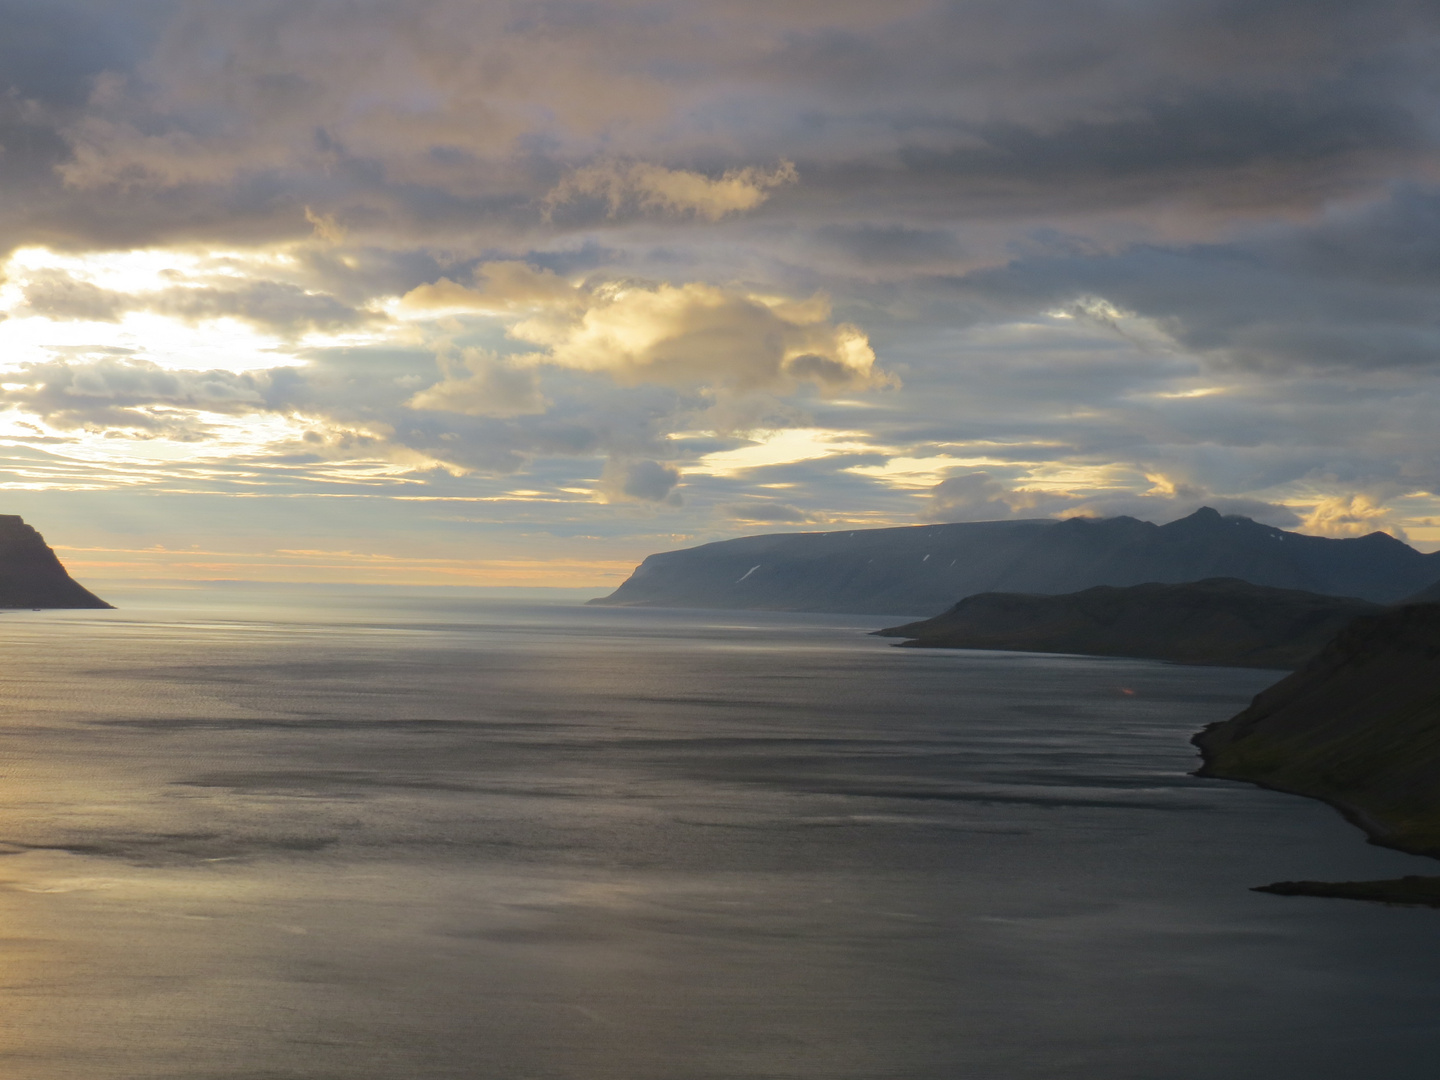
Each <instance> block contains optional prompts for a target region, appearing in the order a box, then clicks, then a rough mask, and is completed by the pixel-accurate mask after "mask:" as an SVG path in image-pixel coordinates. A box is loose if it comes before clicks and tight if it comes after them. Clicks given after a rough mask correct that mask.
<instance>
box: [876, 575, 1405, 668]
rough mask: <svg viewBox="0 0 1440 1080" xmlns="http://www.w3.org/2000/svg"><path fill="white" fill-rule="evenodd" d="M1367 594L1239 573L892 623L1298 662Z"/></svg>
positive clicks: (1052, 647) (950, 636)
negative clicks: (1242, 577) (1342, 593)
mask: <svg viewBox="0 0 1440 1080" xmlns="http://www.w3.org/2000/svg"><path fill="white" fill-rule="evenodd" d="M1381 610H1383V609H1382V608H1381V607H1380V605H1378V604H1372V603H1370V602H1369V601H1368V600H1357V599H1353V598H1349V597H1337V596H1321V595H1319V594H1317V593H1310V592H1300V591H1298V590H1295V589H1272V588H1269V587H1267V586H1264V585H1251V584H1249V583H1248V582H1244V581H1239V580H1237V579H1235V578H1210V579H1208V580H1205V581H1196V582H1190V583H1188V584H1184V585H1162V584H1159V583H1158V582H1150V583H1148V584H1145V585H1130V586H1127V587H1116V586H1113V585H1097V586H1095V588H1093V589H1085V590H1084V591H1083V592H1077V593H1067V594H1065V595H1063V596H1035V595H1031V594H1025V593H979V594H977V595H975V596H969V597H966V598H965V599H964V600H961V601H960V602H959V603H958V604H956V605H955V606H954V607H953V608H951V609H950V610H949V611H947V612H945V613H944V614H943V615H937V616H935V618H933V619H926V620H924V621H923V622H914V623H908V624H906V625H905V626H892V627H890V628H889V629H886V630H880V631H878V633H879V634H880V635H882V636H885V637H903V638H913V639H914V640H912V641H907V642H905V643H904V645H906V646H916V647H920V648H947V649H1014V650H1018V651H1023V652H1059V653H1081V654H1086V655H1091V656H1139V657H1146V658H1149V659H1154V660H1177V661H1180V662H1181V663H1186V664H1218V665H1224V666H1231V667H1266V668H1295V667H1299V666H1300V665H1301V664H1302V663H1304V662H1305V661H1306V660H1309V659H1310V658H1311V657H1312V656H1314V655H1315V654H1316V653H1317V652H1319V651H1320V649H1321V647H1322V646H1324V645H1325V643H1326V642H1328V641H1329V640H1330V639H1331V638H1333V637H1334V636H1335V635H1336V634H1337V633H1338V632H1339V631H1340V630H1341V629H1342V628H1343V627H1344V626H1345V625H1346V624H1347V623H1349V622H1350V620H1352V619H1354V618H1356V617H1357V616H1360V615H1368V614H1374V613H1376V612H1379V611H1381Z"/></svg>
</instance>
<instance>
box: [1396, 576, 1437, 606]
mask: <svg viewBox="0 0 1440 1080" xmlns="http://www.w3.org/2000/svg"><path fill="white" fill-rule="evenodd" d="M1401 602H1402V603H1405V604H1440V581H1437V582H1435V583H1434V584H1433V585H1431V586H1429V587H1428V588H1425V589H1421V590H1420V591H1419V592H1418V593H1415V594H1414V595H1413V596H1407V597H1406V598H1405V599H1404V600H1403V601H1401Z"/></svg>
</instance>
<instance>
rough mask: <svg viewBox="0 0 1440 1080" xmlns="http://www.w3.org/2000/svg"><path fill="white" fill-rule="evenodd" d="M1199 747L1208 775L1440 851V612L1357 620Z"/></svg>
mask: <svg viewBox="0 0 1440 1080" xmlns="http://www.w3.org/2000/svg"><path fill="white" fill-rule="evenodd" d="M1194 742H1195V745H1196V746H1198V747H1199V748H1200V751H1201V754H1202V756H1203V758H1204V767H1203V768H1202V769H1201V770H1200V774H1199V775H1201V776H1216V777H1222V778H1224V779H1229V780H1248V781H1250V782H1252V783H1256V784H1262V785H1264V786H1265V787H1270V788H1275V789H1277V790H1280V791H1288V792H1292V793H1294V794H1297V795H1308V796H1310V797H1312V798H1316V799H1323V800H1325V801H1326V802H1329V803H1331V804H1332V805H1334V806H1337V807H1339V808H1340V809H1341V810H1343V811H1344V812H1345V813H1346V814H1347V815H1348V816H1349V817H1350V818H1351V819H1352V820H1353V821H1355V822H1356V824H1358V825H1360V826H1361V827H1362V828H1364V829H1365V830H1366V831H1367V832H1369V833H1370V835H1371V836H1372V837H1373V838H1374V839H1375V840H1376V841H1377V842H1379V843H1383V844H1386V845H1389V846H1391V847H1397V848H1400V849H1402V850H1404V851H1411V852H1415V853H1417V854H1424V855H1440V605H1437V604H1416V605H1408V606H1405V607H1400V608H1393V609H1391V610H1389V611H1386V612H1383V613H1382V614H1379V615H1370V616H1364V617H1362V618H1359V619H1357V620H1355V622H1353V623H1352V624H1351V625H1350V626H1349V627H1348V628H1347V629H1345V630H1344V631H1342V632H1341V633H1340V635H1339V636H1338V637H1336V638H1335V639H1334V640H1333V641H1332V642H1331V643H1330V644H1329V645H1327V646H1326V647H1325V648H1324V649H1323V650H1321V652H1320V653H1319V655H1318V656H1316V657H1315V658H1314V659H1313V660H1312V661H1311V662H1310V663H1309V664H1307V665H1306V666H1305V667H1303V668H1301V669H1300V670H1299V671H1297V672H1295V673H1294V674H1293V675H1290V676H1289V677H1288V678H1285V679H1283V680H1281V681H1280V682H1278V683H1276V684H1275V685H1274V686H1272V687H1270V688H1269V689H1268V690H1265V691H1264V692H1263V693H1261V694H1259V695H1258V696H1257V697H1256V698H1255V700H1254V701H1253V702H1252V703H1251V705H1250V707H1249V708H1248V709H1246V710H1245V711H1244V712H1242V713H1240V714H1239V715H1238V716H1236V717H1234V718H1232V719H1230V720H1226V721H1223V722H1221V723H1218V724H1211V725H1210V726H1209V727H1207V728H1206V729H1205V730H1204V731H1202V732H1200V733H1199V734H1198V735H1196V736H1195V739H1194Z"/></svg>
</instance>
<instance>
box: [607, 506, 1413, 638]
mask: <svg viewBox="0 0 1440 1080" xmlns="http://www.w3.org/2000/svg"><path fill="white" fill-rule="evenodd" d="M1216 577H1229V578H1238V579H1240V580H1242V581H1248V582H1251V583H1252V584H1255V585H1269V586H1272V587H1274V588H1279V589H1301V590H1304V591H1307V592H1314V593H1323V594H1327V595H1332V596H1356V597H1361V598H1363V599H1366V600H1371V601H1374V602H1376V603H1382V604H1383V603H1393V602H1394V601H1397V600H1400V599H1401V598H1403V597H1406V596H1410V595H1411V594H1413V593H1415V592H1417V591H1419V590H1421V589H1424V588H1426V587H1428V586H1429V585H1431V584H1432V583H1434V582H1436V581H1437V580H1440V553H1437V554H1434V555H1422V554H1421V553H1420V552H1418V551H1416V550H1415V549H1414V548H1412V547H1410V546H1408V545H1407V544H1404V543H1402V542H1401V541H1399V540H1396V539H1395V538H1394V537H1392V536H1388V535H1386V534H1385V533H1371V534H1370V535H1369V536H1361V537H1357V538H1353V539H1344V540H1335V539H1330V538H1328V537H1320V536H1306V535H1304V534H1302V533H1293V532H1286V531H1285V530H1283V529H1276V528H1273V527H1271V526H1269V525H1261V524H1260V523H1259V522H1256V521H1252V520H1251V519H1250V518H1245V517H1226V516H1222V515H1220V514H1219V513H1217V512H1216V511H1214V510H1212V509H1210V508H1208V507H1206V508H1204V509H1201V510H1197V511H1196V512H1195V513H1193V514H1191V515H1190V516H1189V517H1187V518H1182V519H1181V520H1179V521H1172V522H1170V523H1169V524H1168V525H1155V524H1152V523H1150V522H1148V521H1139V520H1137V519H1135V518H1132V517H1115V518H1101V519H1089V518H1070V519H1068V520H1065V521H1053V520H1039V521H1034V520H1032V521H978V522H963V523H959V524H953V525H915V526H908V527H904V528H895V529H855V530H846V531H843V532H828V533H774V534H770V535H765V536H742V537H739V538H737V539H734V540H722V541H719V542H717V543H713V544H703V545H701V546H699V547H693V548H685V549H683V550H680V551H666V552H661V553H660V554H657V555H651V556H650V557H649V558H647V559H646V560H645V561H644V562H643V563H641V564H640V566H639V567H638V568H636V570H635V572H634V573H633V574H631V575H630V577H629V579H628V580H626V581H625V583H624V584H622V585H621V586H620V587H619V588H618V589H616V590H615V591H614V592H613V593H611V594H610V595H609V596H607V597H603V598H600V599H598V600H593V601H591V603H598V604H615V605H622V606H637V607H699V608H753V609H758V610H768V611H837V612H840V611H843V612H854V613H859V614H867V613H869V614H914V615H934V614H938V613H939V612H941V611H944V610H945V609H946V608H948V607H949V606H950V605H952V604H954V603H955V602H956V601H957V600H960V599H962V598H964V597H966V596H972V595H974V594H975V593H982V592H1014V593H1046V594H1055V593H1071V592H1078V591H1080V590H1081V589H1088V588H1091V587H1093V586H1095V585H1140V584H1143V583H1145V582H1162V583H1165V582H1168V583H1178V582H1185V581H1200V580H1203V579H1205V578H1216Z"/></svg>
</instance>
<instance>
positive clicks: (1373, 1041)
mask: <svg viewBox="0 0 1440 1080" xmlns="http://www.w3.org/2000/svg"><path fill="white" fill-rule="evenodd" d="M117 599H119V600H122V601H123V602H125V604H126V607H125V609H124V610H121V611H116V612H106V613H73V614H71V613H8V614H5V615H3V616H0V640H3V643H4V644H3V658H4V662H3V664H0V684H3V685H0V692H3V695H4V702H5V707H4V710H3V720H0V725H3V726H0V768H3V774H0V852H3V853H4V854H5V855H6V857H5V858H3V859H0V1076H3V1077H5V1080H55V1078H62V1077H63V1078H84V1080H110V1078H119V1077H125V1078H137V1080H139V1078H144V1080H152V1078H168V1077H183V1078H186V1080H210V1078H217V1080H218V1078H222V1077H223V1078H226V1080H240V1078H246V1080H261V1078H265V1080H272V1078H282V1077H305V1078H315V1080H322V1078H323V1080H372V1078H374V1080H378V1078H385V1080H421V1078H426V1080H428V1078H466V1080H470V1078H496V1080H523V1078H534V1080H551V1078H556V1080H558V1078H565V1080H690V1078H695V1080H711V1078H732V1077H733V1078H749V1077H756V1078H759V1077H765V1078H781V1077H783V1078H804V1080H811V1078H813V1080H851V1078H862V1077H863V1078H874V1080H882V1078H883V1080H910V1078H914V1080H919V1078H924V1080H991V1078H993V1080H1012V1078H1016V1080H1028V1078H1040V1077H1055V1078H1062V1077H1063V1078H1065V1080H1074V1078H1084V1080H1111V1078H1126V1080H1130V1078H1133V1080H1170V1078H1195V1080H1200V1078H1204V1080H1214V1078H1225V1080H1237V1078H1238V1080H1244V1078H1251V1077H1253V1078H1257V1080H1258V1078H1261V1077H1264V1078H1266V1080H1274V1078H1277V1077H1278V1078H1280V1080H1286V1078H1290V1077H1296V1078H1299V1077H1304V1078H1306V1080H1317V1078H1320V1080H1323V1078H1335V1080H1355V1078H1357V1077H1377V1078H1385V1080H1405V1078H1410V1077H1415V1078H1421V1077H1424V1078H1425V1080H1430V1078H1431V1077H1433V1076H1434V1074H1435V1061H1436V1059H1437V1057H1440V912H1436V911H1429V910H1412V909H1402V908H1386V907H1381V906H1370V905H1363V904H1358V903H1349V902H1344V901H1326V900H1314V899H1304V898H1280V897H1274V896H1267V895H1262V894H1256V893H1251V892H1249V891H1247V889H1248V887H1249V886H1251V885H1256V884H1262V883H1265V882H1269V881H1273V880H1277V879H1283V878H1307V877H1308V878H1356V877H1382V876H1395V875H1398V874H1403V873H1417V872H1418V873H1428V872H1431V871H1432V870H1433V869H1434V868H1435V864H1434V863H1429V862H1426V861H1423V860H1417V859H1410V858H1407V857H1405V856H1402V855H1399V854H1396V853H1393V852H1386V851H1383V850H1381V849H1378V848H1374V847H1370V846H1367V845H1366V844H1364V843H1363V840H1362V838H1361V836H1360V834H1359V833H1358V832H1357V831H1355V830H1354V829H1352V828H1350V827H1349V826H1347V825H1345V824H1344V823H1343V822H1342V821H1341V820H1340V819H1339V818H1338V817H1337V816H1336V815H1335V814H1334V813H1333V812H1332V811H1330V810H1328V809H1327V808H1325V807H1323V806H1320V805H1318V804H1314V803H1311V802H1308V801H1306V800H1302V799H1294V798H1288V797H1285V796H1280V795H1274V794H1270V793H1266V792H1262V791H1258V790H1254V789H1251V788H1248V787H1245V786H1241V785H1233V784H1227V783H1224V782H1218V781H1200V780H1196V779H1193V778H1192V777H1190V776H1188V775H1187V772H1188V770H1190V769H1191V768H1193V767H1194V765H1195V760H1194V757H1193V753H1192V750H1191V748H1190V747H1189V745H1188V743H1187V739H1188V737H1189V735H1190V733H1191V732H1193V731H1194V730H1195V729H1196V728H1198V727H1200V726H1201V725H1202V724H1204V723H1207V722H1209V721H1211V720H1216V719H1221V718H1224V717H1226V716H1228V715H1230V714H1231V713H1233V712H1234V711H1236V709H1237V708H1239V707H1240V706H1242V705H1243V704H1244V702H1245V701H1246V700H1247V699H1248V698H1249V696H1250V695H1251V694H1253V693H1254V692H1255V691H1256V690H1258V689H1259V688H1261V687H1262V686H1264V685H1265V684H1267V683H1268V682H1269V681H1271V680H1272V678H1273V676H1272V674H1271V673H1265V672H1253V671H1240V670H1232V669H1217V668H1209V669H1205V668H1183V667H1171V666H1167V665H1163V664H1158V663H1148V662H1141V661H1116V660H1087V659H1076V658H1064V657H1037V656H1024V655H1014V654H981V653H924V652H918V651H912V650H900V649H893V648H890V647H889V645H888V643H886V642H885V641H882V640H879V639H875V638H869V637H866V636H864V634H863V633H862V632H861V631H864V630H868V629H873V628H874V627H875V626H878V625H881V624H882V623H883V622H884V620H865V619H859V618H854V619H846V618H836V617H832V616H761V615H752V614H745V613H738V614H737V613H723V614H705V613H688V614H685V613H662V612H634V611H609V610H603V609H599V610H587V609H582V608H568V607H550V608H546V607H538V606H531V607H521V606H515V605H508V606H507V605H500V604H486V603H481V602H474V601H449V602H445V601H437V600H433V599H431V600H405V599H402V598H396V597H393V596H391V597H384V598H376V597H364V596H358V595H357V596H345V595H342V594H337V593H333V592H331V593H326V592H315V593H296V592H290V593H284V592H277V593H271V594H267V593H262V592H254V593H239V592H235V591H230V592H223V591H222V592H216V593H213V594H188V595H187V594H175V595H171V596H168V597H167V596H166V595H165V594H155V595H154V596H152V597H149V598H147V597H144V596H140V595H135V596H128V597H117Z"/></svg>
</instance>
